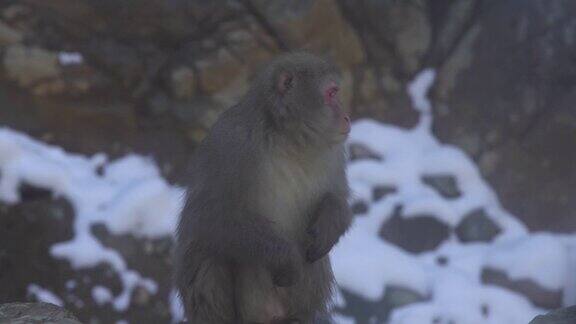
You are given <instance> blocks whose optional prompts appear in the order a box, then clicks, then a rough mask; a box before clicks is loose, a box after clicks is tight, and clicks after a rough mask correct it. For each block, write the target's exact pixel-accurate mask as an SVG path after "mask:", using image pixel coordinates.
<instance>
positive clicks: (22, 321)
mask: <svg viewBox="0 0 576 324" xmlns="http://www.w3.org/2000/svg"><path fill="white" fill-rule="evenodd" d="M0 323H10V324H30V323H54V324H81V323H80V322H79V321H78V319H76V317H75V316H74V315H72V313H70V312H69V311H67V310H65V309H64V308H62V307H58V306H56V305H53V304H49V303H8V304H1V305H0Z"/></svg>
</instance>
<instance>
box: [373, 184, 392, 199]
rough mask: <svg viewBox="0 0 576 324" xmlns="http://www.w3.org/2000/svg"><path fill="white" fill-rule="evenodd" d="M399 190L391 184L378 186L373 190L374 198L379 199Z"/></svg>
mask: <svg viewBox="0 0 576 324" xmlns="http://www.w3.org/2000/svg"><path fill="white" fill-rule="evenodd" d="M396 191H397V190H396V188H394V187H391V186H376V187H374V189H373V190H372V200H373V201H378V200H380V199H382V198H384V197H386V196H388V195H390V194H393V193H395V192H396Z"/></svg>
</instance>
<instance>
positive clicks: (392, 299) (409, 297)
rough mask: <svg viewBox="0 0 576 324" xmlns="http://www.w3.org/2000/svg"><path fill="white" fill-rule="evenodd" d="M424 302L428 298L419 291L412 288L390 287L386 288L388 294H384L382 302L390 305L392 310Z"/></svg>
mask: <svg viewBox="0 0 576 324" xmlns="http://www.w3.org/2000/svg"><path fill="white" fill-rule="evenodd" d="M424 300H426V297H425V296H422V295H421V294H420V293H419V292H417V291H414V290H412V289H410V288H405V287H400V286H393V285H389V286H386V293H385V294H384V298H383V299H382V302H383V303H384V304H386V305H388V307H389V308H390V309H393V308H398V307H402V306H405V305H408V304H413V303H418V302H421V301H424Z"/></svg>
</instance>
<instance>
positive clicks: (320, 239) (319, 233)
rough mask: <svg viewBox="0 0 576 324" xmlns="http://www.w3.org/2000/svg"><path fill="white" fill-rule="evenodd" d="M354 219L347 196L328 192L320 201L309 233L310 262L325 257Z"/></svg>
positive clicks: (308, 257) (307, 253)
mask: <svg viewBox="0 0 576 324" xmlns="http://www.w3.org/2000/svg"><path fill="white" fill-rule="evenodd" d="M351 221H352V212H351V210H350V207H349V206H348V202H347V200H346V198H344V197H340V196H339V195H338V194H336V193H331V192H329V193H327V194H325V195H324V197H323V198H322V199H321V200H320V202H319V203H318V205H317V207H316V210H315V212H314V214H313V215H312V219H311V222H310V226H309V227H308V234H310V236H311V243H310V245H309V246H308V249H307V251H306V259H307V261H308V262H314V261H316V260H318V259H320V258H322V257H324V256H325V255H326V254H328V252H330V250H331V249H332V247H333V246H334V245H335V244H336V243H337V242H338V240H339V239H340V236H342V235H343V234H344V232H346V230H347V229H348V227H350V223H351Z"/></svg>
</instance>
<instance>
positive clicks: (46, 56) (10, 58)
mask: <svg viewBox="0 0 576 324" xmlns="http://www.w3.org/2000/svg"><path fill="white" fill-rule="evenodd" d="M4 68H5V69H6V71H7V72H8V76H9V77H10V78H11V79H13V80H15V81H16V82H17V83H18V84H19V85H20V86H22V87H29V86H31V85H34V84H35V83H36V82H38V81H42V80H46V79H52V78H56V77H58V75H59V74H60V68H59V67H58V55H57V54H56V53H54V52H50V51H47V50H45V49H42V48H39V47H25V46H23V45H12V46H9V47H8V49H7V50H6V55H5V57H4Z"/></svg>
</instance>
